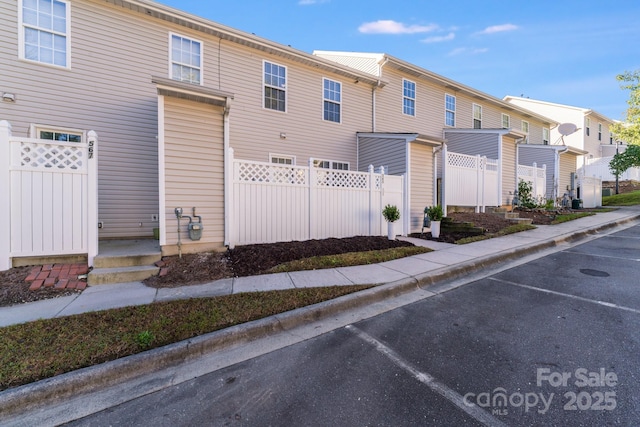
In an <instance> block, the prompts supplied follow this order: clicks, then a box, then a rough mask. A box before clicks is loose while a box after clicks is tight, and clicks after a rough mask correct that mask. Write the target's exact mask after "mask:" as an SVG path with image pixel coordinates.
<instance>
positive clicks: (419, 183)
mask: <svg viewBox="0 0 640 427" xmlns="http://www.w3.org/2000/svg"><path fill="white" fill-rule="evenodd" d="M409 150H410V153H411V154H410V156H409V158H410V159H411V160H410V163H411V164H410V168H409V177H410V184H411V192H410V200H411V203H410V207H409V208H410V215H411V218H410V220H409V232H410V233H419V232H421V231H422V219H423V216H424V208H425V207H427V206H432V205H433V148H432V147H429V146H426V145H422V144H417V143H411V144H410V145H409Z"/></svg>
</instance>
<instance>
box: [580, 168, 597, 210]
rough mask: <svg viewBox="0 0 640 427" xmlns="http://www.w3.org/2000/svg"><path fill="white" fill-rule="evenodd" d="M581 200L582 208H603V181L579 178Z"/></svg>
mask: <svg viewBox="0 0 640 427" xmlns="http://www.w3.org/2000/svg"><path fill="white" fill-rule="evenodd" d="M578 187H579V188H580V199H582V207H584V208H595V207H598V206H602V180H601V179H600V178H596V177H592V176H583V177H580V178H579V181H578Z"/></svg>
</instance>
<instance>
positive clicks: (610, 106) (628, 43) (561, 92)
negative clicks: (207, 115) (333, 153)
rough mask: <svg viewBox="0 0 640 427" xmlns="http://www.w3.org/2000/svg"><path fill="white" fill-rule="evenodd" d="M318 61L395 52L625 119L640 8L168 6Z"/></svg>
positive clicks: (416, 2) (488, 87)
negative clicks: (624, 79) (341, 54)
mask: <svg viewBox="0 0 640 427" xmlns="http://www.w3.org/2000/svg"><path fill="white" fill-rule="evenodd" d="M160 3H163V4H166V5H168V6H171V7H174V8H176V9H180V10H183V11H185V12H189V13H192V14H195V15H198V16H201V17H204V18H207V19H210V20H212V21H215V22H218V23H220V24H223V25H226V26H230V27H233V28H236V29H239V30H242V31H246V32H248V33H254V34H256V35H258V36H260V37H264V38H266V39H269V40H272V41H275V42H278V43H281V44H284V45H291V46H292V47H294V48H296V49H300V50H302V51H305V52H308V53H311V52H313V50H341V51H359V52H374V53H387V54H390V55H392V56H395V57H397V58H400V59H402V60H405V61H408V62H411V63H413V64H416V65H418V66H420V67H422V68H426V69H428V70H430V71H433V72H435V73H438V74H440V75H443V76H445V77H447V78H450V79H452V80H455V81H458V82H460V83H462V84H465V85H467V86H471V87H473V88H476V89H478V90H481V91H483V92H485V93H488V94H490V95H493V96H495V97H498V98H502V97H504V96H506V95H514V96H525V97H530V98H533V99H541V100H545V101H549V102H556V103H560V104H569V105H575V106H579V107H584V108H591V109H594V110H596V111H598V112H600V113H602V114H604V115H606V116H608V117H609V118H611V119H616V120H620V119H623V117H624V116H623V114H624V112H625V110H626V108H627V104H626V101H627V99H628V97H629V94H628V92H626V91H624V90H622V89H620V85H619V83H618V82H617V81H616V80H615V76H616V75H617V74H620V73H622V72H624V71H634V70H637V69H640V1H638V0H610V1H608V2H584V1H575V0H556V1H549V0H538V1H530V2H520V1H504V0H484V1H477V0H474V1H469V0H459V1H449V2H445V1H433V0H431V1H428V0H422V1H420V0H413V1H408V0H395V1H393V2H390V1H381V0H367V1H360V0H277V1H271V2H265V1H257V0H233V1H219V0H208V1H206V0H162V1H160Z"/></svg>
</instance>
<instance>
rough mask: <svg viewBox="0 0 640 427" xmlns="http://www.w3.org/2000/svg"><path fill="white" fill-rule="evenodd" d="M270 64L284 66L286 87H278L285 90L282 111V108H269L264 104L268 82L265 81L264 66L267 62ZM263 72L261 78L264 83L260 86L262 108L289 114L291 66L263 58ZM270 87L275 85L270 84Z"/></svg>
mask: <svg viewBox="0 0 640 427" xmlns="http://www.w3.org/2000/svg"><path fill="white" fill-rule="evenodd" d="M267 62H268V63H269V64H273V65H277V66H278V67H283V68H284V75H285V77H284V88H279V87H278V88H276V89H279V90H283V91H284V111H280V110H274V109H273V108H267V107H265V106H264V88H265V87H266V86H267V82H265V80H264V68H265V64H266V63H267ZM260 71H261V73H262V79H260V81H261V82H262V85H261V86H260V101H261V103H262V109H263V110H266V111H273V112H274V113H280V114H287V112H288V111H289V96H288V92H289V68H288V67H287V66H286V65H282V64H279V63H277V62H273V61H269V60H267V59H263V60H262V70H260ZM268 86H269V87H274V88H275V86H271V85H268Z"/></svg>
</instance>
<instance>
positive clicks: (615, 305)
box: [488, 277, 640, 314]
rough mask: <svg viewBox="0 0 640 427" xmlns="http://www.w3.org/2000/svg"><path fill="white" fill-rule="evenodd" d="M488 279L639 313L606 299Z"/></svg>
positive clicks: (636, 310)
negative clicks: (601, 299)
mask: <svg viewBox="0 0 640 427" xmlns="http://www.w3.org/2000/svg"><path fill="white" fill-rule="evenodd" d="M488 279H489V280H493V281H495V282H500V283H506V284H507V285H513V286H518V287H520V288H525V289H530V290H532V291H538V292H544V293H545V294H551V295H558V296H561V297H565V298H570V299H574V300H578V301H584V302H589V303H592V304H597V305H602V306H604V307H609V308H615V309H617V310H624V311H630V312H631V313H636V314H640V310H638V309H635V308H631V307H625V306H623V305H618V304H613V303H610V302H606V301H600V300H595V299H590V298H584V297H579V296H577V295H571V294H565V293H564V292H557V291H552V290H549V289H543V288H537V287H535V286H530V285H524V284H522V283H516V282H512V281H509V280H502V279H496V278H495V277H489V278H488Z"/></svg>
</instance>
